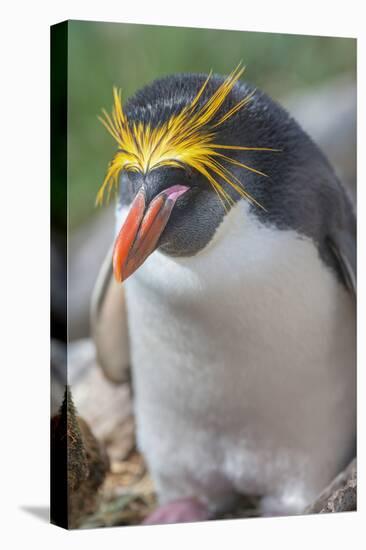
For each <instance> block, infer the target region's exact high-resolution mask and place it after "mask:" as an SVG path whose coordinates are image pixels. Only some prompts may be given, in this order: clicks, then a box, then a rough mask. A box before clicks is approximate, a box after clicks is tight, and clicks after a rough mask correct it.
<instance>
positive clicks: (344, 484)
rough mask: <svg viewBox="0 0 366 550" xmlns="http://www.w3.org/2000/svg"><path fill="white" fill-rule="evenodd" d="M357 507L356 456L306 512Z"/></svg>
mask: <svg viewBox="0 0 366 550" xmlns="http://www.w3.org/2000/svg"><path fill="white" fill-rule="evenodd" d="M356 509H357V463H356V458H355V459H353V460H352V462H351V463H350V464H349V465H348V466H347V468H345V470H343V471H342V472H341V473H340V474H339V475H338V476H337V477H336V478H335V479H334V480H333V481H332V483H331V484H330V485H329V486H328V487H327V488H326V489H325V490H324V491H323V492H322V493H321V494H320V495H319V497H318V498H317V499H316V501H315V502H314V503H313V504H312V505H311V506H309V507H308V508H307V509H306V510H305V513H306V514H327V513H335V512H352V511H354V510H356Z"/></svg>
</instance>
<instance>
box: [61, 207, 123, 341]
mask: <svg viewBox="0 0 366 550" xmlns="http://www.w3.org/2000/svg"><path fill="white" fill-rule="evenodd" d="M113 236H114V208H113V207H112V206H111V207H109V208H102V209H99V210H96V213H95V216H93V218H92V219H91V220H90V221H89V222H87V223H86V224H84V225H83V226H81V227H80V228H78V229H77V230H75V231H73V232H72V233H70V235H69V273H68V336H69V339H70V340H76V339H77V338H85V337H87V336H89V334H90V325H89V311H90V298H91V294H92V291H93V288H94V284H95V281H96V278H97V275H98V273H99V269H100V266H101V265H102V262H103V260H104V258H105V255H106V254H107V251H108V249H109V247H110V246H111V244H112V242H113Z"/></svg>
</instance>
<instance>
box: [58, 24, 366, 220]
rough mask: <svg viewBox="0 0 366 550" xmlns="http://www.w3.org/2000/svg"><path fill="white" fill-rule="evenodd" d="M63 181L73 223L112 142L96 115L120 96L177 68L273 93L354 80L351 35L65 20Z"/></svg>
mask: <svg viewBox="0 0 366 550" xmlns="http://www.w3.org/2000/svg"><path fill="white" fill-rule="evenodd" d="M68 36H69V41H68V45H69V49H68V60H69V64H68V121H69V131H68V138H69V141H68V181H69V192H70V193H69V223H70V226H71V228H75V227H77V226H78V225H79V224H80V223H82V222H83V221H85V220H86V219H87V218H88V217H89V216H90V215H91V214H93V212H94V211H95V210H94V208H95V207H94V201H95V196H96V193H97V190H98V188H99V186H100V184H101V182H102V181H103V178H104V175H105V170H106V166H107V164H108V162H109V161H110V159H111V157H112V155H113V153H114V151H115V149H116V148H115V143H114V142H113V139H112V138H111V137H110V136H109V135H108V134H107V132H106V131H105V130H104V128H103V127H102V125H101V123H100V122H99V121H98V119H97V115H98V114H100V112H101V108H102V107H105V108H107V110H109V109H110V107H111V104H112V87H113V85H117V86H118V87H121V88H122V93H123V97H125V98H126V97H128V96H129V95H130V94H132V93H134V92H135V90H137V89H138V88H140V87H141V86H143V85H145V84H147V83H148V82H150V81H151V80H153V79H155V78H157V77H161V76H163V75H166V74H170V73H176V72H208V71H209V70H210V69H213V71H214V72H217V73H222V74H227V73H229V72H230V71H231V70H232V69H233V68H234V67H235V66H236V65H237V64H238V62H239V61H242V62H243V63H244V65H246V66H247V70H246V74H245V77H246V79H247V80H249V81H250V82H252V83H253V84H254V85H255V86H257V87H259V88H262V89H264V90H265V91H266V92H267V93H269V94H270V95H271V96H272V97H274V98H275V99H278V98H280V97H282V96H283V95H285V94H287V93H294V92H296V91H298V90H299V91H303V90H304V89H306V88H308V87H312V86H315V85H317V84H321V83H323V82H324V81H326V80H329V79H331V78H333V77H336V76H338V75H341V74H345V73H347V74H348V75H349V76H350V78H355V71H356V41H355V40H353V39H347V38H331V37H315V36H298V35H284V34H269V33H254V32H244V31H222V30H207V29H191V28H179V27H159V26H147V25H133V24H122V23H95V22H82V21H71V22H69V26H68Z"/></svg>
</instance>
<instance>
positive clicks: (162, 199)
mask: <svg viewBox="0 0 366 550" xmlns="http://www.w3.org/2000/svg"><path fill="white" fill-rule="evenodd" d="M188 189H189V188H188V187H187V186H186V185H173V186H172V187H168V189H164V191H162V192H161V193H159V195H157V196H156V197H155V198H154V199H153V200H152V201H151V203H150V205H149V207H148V208H147V209H146V196H145V189H144V187H142V188H141V189H140V191H139V192H138V193H137V195H136V197H135V199H134V201H133V203H132V205H131V208H130V211H129V213H128V215H127V218H126V220H125V222H124V224H123V226H122V228H121V230H120V232H119V234H118V236H117V239H116V242H115V245H114V250H113V272H114V276H115V278H116V280H117V281H118V282H120V283H121V282H122V281H125V280H126V279H127V277H129V276H130V275H132V273H133V272H134V271H136V269H137V268H138V267H140V265H141V264H143V262H144V261H145V260H146V258H147V257H148V256H149V255H150V254H151V253H152V252H154V250H155V249H156V247H157V244H158V241H159V238H160V235H161V234H162V232H163V231H164V229H165V226H166V224H167V223H168V220H169V218H170V214H171V212H172V210H173V208H174V205H175V203H176V200H177V199H178V197H180V196H181V195H183V193H185V192H186V191H188Z"/></svg>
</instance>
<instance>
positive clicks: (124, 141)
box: [96, 65, 278, 206]
mask: <svg viewBox="0 0 366 550" xmlns="http://www.w3.org/2000/svg"><path fill="white" fill-rule="evenodd" d="M244 69H245V68H241V67H240V65H239V66H238V67H237V68H236V69H235V70H234V71H233V72H232V73H231V74H230V75H229V76H228V77H227V78H226V79H225V81H224V82H223V83H222V84H221V85H220V86H219V87H218V88H217V90H216V91H215V92H214V93H213V95H212V96H211V97H210V98H209V99H208V100H207V101H206V102H205V103H204V104H203V105H202V106H201V107H200V108H198V101H199V99H200V97H201V96H202V94H203V92H204V90H205V89H206V86H207V84H208V82H209V80H210V78H211V76H212V71H211V72H210V74H209V75H208V77H207V79H206V80H205V82H204V83H203V85H202V87H201V88H200V90H199V92H198V93H197V95H196V97H195V98H194V99H193V101H192V102H191V104H190V105H187V106H186V107H184V108H183V109H182V111H181V112H180V113H179V114H177V115H173V116H172V117H171V118H170V119H169V120H168V121H167V122H164V123H163V124H161V125H160V126H157V127H156V128H151V126H150V124H143V123H141V122H139V123H130V122H129V121H128V120H127V118H126V116H125V113H124V111H123V107H122V100H121V91H120V90H117V88H115V87H114V88H113V96H114V106H113V109H112V113H111V115H109V114H108V113H107V112H106V111H105V110H103V115H104V118H101V117H100V121H101V122H102V123H103V125H104V126H105V127H106V129H107V130H108V132H109V133H110V134H111V135H112V136H113V138H114V139H115V140H116V142H117V144H118V151H117V153H116V154H115V156H114V157H113V159H112V161H111V162H110V164H109V166H108V170H107V174H106V176H105V179H104V181H103V183H102V186H101V188H100V189H99V192H98V195H97V199H96V203H97V204H101V203H102V202H103V197H104V193H105V191H106V189H108V197H109V196H110V192H111V190H112V189H113V188H116V187H117V184H118V177H119V174H120V172H121V170H123V169H125V170H131V171H136V172H141V173H143V174H146V173H147V172H148V171H150V170H153V169H155V168H158V167H159V166H173V167H182V165H186V166H189V167H190V168H193V169H195V170H197V171H198V172H199V173H201V174H202V175H203V176H204V177H205V178H206V179H207V180H208V182H209V183H210V184H211V185H212V187H213V188H214V190H215V191H216V193H217V194H218V196H219V198H220V199H221V201H222V202H223V204H224V206H225V201H227V202H228V203H229V204H230V203H232V202H233V200H232V198H231V197H230V195H229V194H228V193H227V192H226V191H225V190H224V189H223V187H222V185H221V184H220V183H219V182H218V181H217V179H216V178H217V177H220V178H222V179H223V180H224V181H225V182H226V183H227V184H229V185H230V186H231V187H232V188H234V189H235V190H236V191H237V192H238V193H239V194H240V195H241V196H243V197H245V198H247V199H248V200H249V201H251V202H254V203H255V204H257V205H258V206H261V205H260V204H259V203H258V202H257V201H256V200H255V199H254V198H253V197H252V196H251V195H250V194H249V193H248V192H247V191H245V189H243V186H242V182H241V181H239V180H238V179H237V178H236V177H235V175H234V174H233V173H232V172H231V171H230V170H229V169H228V168H226V167H225V166H224V165H223V163H222V161H225V162H226V163H228V164H232V165H235V166H240V167H241V168H244V169H246V170H249V171H251V172H255V173H256V174H259V175H261V176H267V174H264V173H263V172H261V171H259V170H256V169H255V168H252V167H250V166H247V165H246V164H243V163H241V162H239V161H237V160H236V159H232V158H230V157H229V156H227V155H225V154H224V152H223V151H225V150H226V151H230V150H231V151H234V150H241V151H278V149H272V148H269V147H245V146H238V145H220V144H219V143H215V137H216V132H215V129H216V128H217V127H219V126H221V124H223V123H224V122H225V121H226V120H228V119H229V118H231V117H232V116H233V115H234V114H235V113H237V112H238V111H239V110H240V109H242V108H243V107H245V105H247V104H248V103H249V101H250V100H251V98H252V96H253V94H254V92H252V93H251V94H249V95H248V96H246V97H244V98H243V99H242V100H241V101H239V102H238V103H237V104H236V105H234V107H232V108H231V109H230V110H229V111H228V112H227V113H225V114H224V115H223V116H221V117H220V119H219V120H218V121H217V122H216V123H215V124H214V125H211V126H210V123H211V121H212V120H213V119H214V117H215V116H216V115H217V112H218V111H219V109H220V107H221V106H222V104H223V103H224V101H225V99H226V98H227V97H228V95H229V94H230V92H231V90H232V89H233V87H234V86H235V84H236V82H237V81H238V80H239V78H240V77H241V75H242V74H243V72H244Z"/></svg>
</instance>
